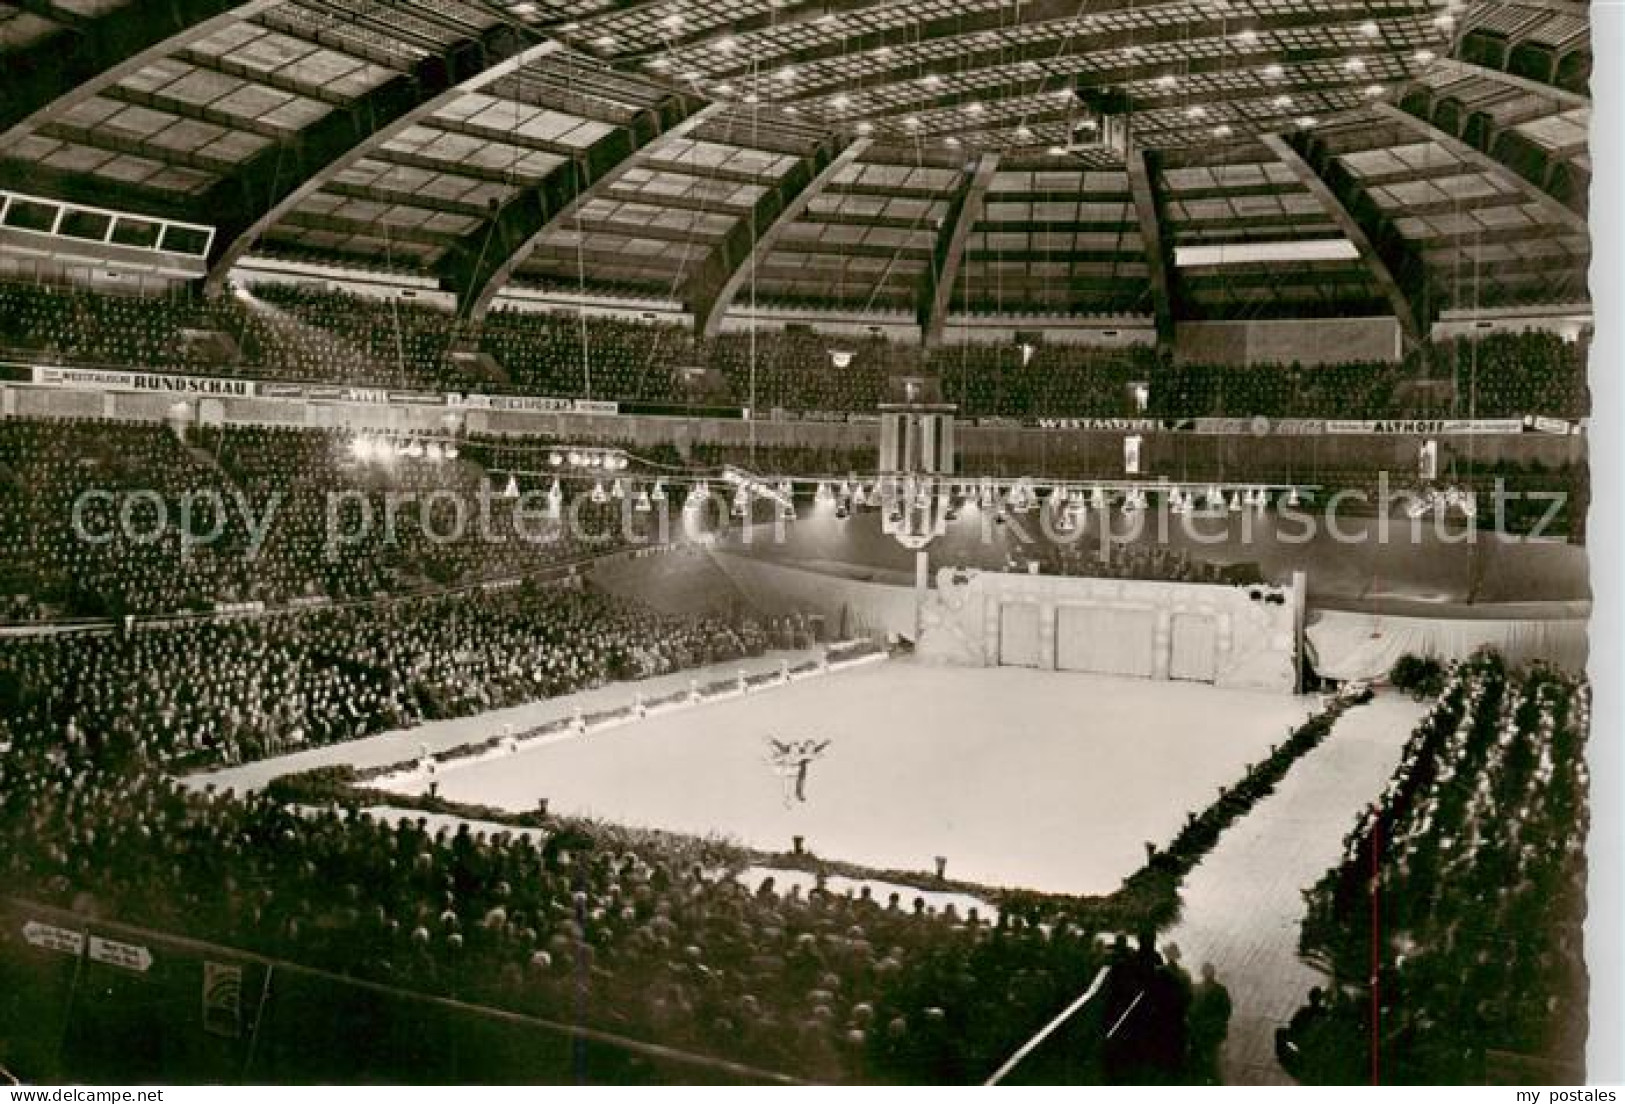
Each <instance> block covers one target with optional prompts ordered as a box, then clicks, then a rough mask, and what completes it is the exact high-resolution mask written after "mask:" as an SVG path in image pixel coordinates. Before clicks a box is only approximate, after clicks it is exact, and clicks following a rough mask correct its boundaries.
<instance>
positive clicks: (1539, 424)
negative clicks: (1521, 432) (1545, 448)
mask: <svg viewBox="0 0 1625 1104" xmlns="http://www.w3.org/2000/svg"><path fill="white" fill-rule="evenodd" d="M1523 422H1524V425H1525V426H1526V427H1527V428H1529V429H1532V430H1534V431H1535V432H1536V433H1549V434H1552V435H1553V436H1556V437H1569V436H1577V435H1578V434H1579V432H1580V427H1579V426H1578V425H1577V424H1576V423H1574V422H1571V421H1568V420H1567V419H1564V418H1548V417H1546V416H1545V415H1543V414H1531V415H1529V417H1527V418H1525V419H1524V420H1523Z"/></svg>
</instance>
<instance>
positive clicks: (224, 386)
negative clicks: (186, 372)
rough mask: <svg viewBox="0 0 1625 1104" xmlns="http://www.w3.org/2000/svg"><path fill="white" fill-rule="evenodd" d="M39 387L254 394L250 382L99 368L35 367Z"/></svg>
mask: <svg viewBox="0 0 1625 1104" xmlns="http://www.w3.org/2000/svg"><path fill="white" fill-rule="evenodd" d="M33 377H34V383H35V384H36V385H38V386H40V387H69V388H76V389H82V390H92V391H150V392H157V393H162V394H171V395H228V396H238V397H242V398H249V397H252V396H253V395H254V393H255V385H254V381H253V380H247V379H222V378H219V377H215V376H170V375H164V374H162V373H159V372H121V371H117V370H109V369H102V368H46V367H39V366H36V367H35V368H34V373H33Z"/></svg>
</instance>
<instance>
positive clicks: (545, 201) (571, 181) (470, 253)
mask: <svg viewBox="0 0 1625 1104" xmlns="http://www.w3.org/2000/svg"><path fill="white" fill-rule="evenodd" d="M697 106H698V105H697V103H696V102H695V101H691V100H688V99H685V98H683V97H680V96H674V97H672V98H671V99H669V100H667V101H666V102H665V104H663V105H662V107H661V109H660V117H659V119H658V120H656V119H655V118H654V117H653V116H652V115H648V114H646V115H645V116H643V117H641V119H640V121H638V122H634V123H633V124H631V125H629V126H626V127H622V128H621V129H619V130H617V131H615V132H614V133H613V134H611V135H609V136H608V137H606V138H603V139H601V140H600V141H598V142H597V143H595V144H594V145H593V146H592V147H591V148H590V149H589V150H588V151H587V153H586V154H585V155H584V156H583V157H581V158H578V159H577V160H575V161H572V162H567V163H566V164H563V165H560V166H559V167H558V168H557V169H555V170H554V171H553V172H551V173H549V174H548V176H547V178H546V179H544V180H542V181H540V182H539V183H538V184H536V185H535V186H534V187H531V188H527V189H525V190H524V191H522V192H520V193H519V194H518V195H517V196H515V197H514V198H513V199H511V200H509V201H508V202H507V203H505V204H503V206H502V207H501V208H500V209H499V210H498V211H497V213H496V214H495V215H494V216H493V217H492V218H491V219H489V220H488V221H487V222H486V223H485V225H483V226H482V227H481V228H480V229H479V230H477V231H476V232H475V233H474V234H473V235H471V237H470V238H468V239H465V240H464V241H463V242H461V243H460V244H459V245H458V246H457V247H456V248H455V249H453V250H452V251H451V253H450V254H449V255H448V257H447V260H446V262H445V266H446V267H445V271H444V273H443V275H444V278H445V281H446V283H447V285H448V286H449V287H450V288H451V289H452V290H454V291H456V292H457V294H458V302H459V305H460V308H461V310H462V313H463V316H464V317H465V318H467V319H469V320H470V321H471V322H476V323H477V322H479V321H481V320H482V319H484V318H485V315H486V313H487V312H488V311H489V310H490V309H491V303H492V301H493V300H494V299H496V297H497V295H498V294H499V293H500V292H501V291H502V289H503V288H504V287H506V286H507V284H508V281H510V280H511V279H512V278H513V274H514V273H515V272H516V271H518V269H519V267H520V266H521V265H523V264H524V263H525V261H527V260H528V259H529V258H530V255H531V254H532V253H534V252H535V251H536V247H537V246H538V245H539V244H540V243H541V239H542V235H543V234H544V233H546V231H547V230H548V229H549V228H550V227H552V226H556V225H561V224H567V223H569V222H570V221H571V220H572V219H574V218H575V216H576V214H577V212H578V211H580V210H581V207H582V205H583V204H584V203H586V202H587V201H588V200H590V199H591V198H592V197H593V195H594V194H596V193H598V192H601V191H602V190H603V189H605V188H608V187H610V186H611V185H613V184H614V183H615V181H617V180H619V179H620V178H621V177H622V176H623V175H624V174H625V173H626V172H627V170H629V169H631V168H632V167H633V165H634V163H635V161H636V160H637V159H636V158H634V157H633V156H632V155H633V154H634V153H636V152H637V151H638V150H640V149H642V150H645V151H647V152H649V153H651V154H652V153H658V152H659V150H660V149H661V148H662V147H663V146H665V145H667V144H669V143H671V142H674V141H677V140H679V139H682V138H686V137H687V136H688V135H689V134H690V133H691V132H692V131H693V130H694V129H695V128H697V127H699V126H701V125H702V124H704V123H705V122H707V121H708V120H710V119H712V118H714V117H715V116H716V115H718V114H719V113H721V112H722V111H724V110H726V108H727V104H725V103H710V104H706V105H705V106H703V107H699V108H698V110H695V108H696V107H697ZM631 229H632V231H633V232H635V231H636V228H635V227H633V228H631Z"/></svg>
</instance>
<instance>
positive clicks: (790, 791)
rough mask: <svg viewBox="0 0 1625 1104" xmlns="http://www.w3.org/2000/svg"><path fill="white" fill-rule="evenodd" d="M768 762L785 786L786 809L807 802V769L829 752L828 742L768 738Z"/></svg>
mask: <svg viewBox="0 0 1625 1104" xmlns="http://www.w3.org/2000/svg"><path fill="white" fill-rule="evenodd" d="M767 745H768V753H767V761H768V762H769V763H770V764H771V765H772V766H773V769H774V770H775V771H776V772H777V773H778V776H779V778H780V779H781V780H782V783H783V786H784V807H785V808H786V809H788V808H789V807H790V805H791V804H792V802H795V801H799V802H801V803H802V804H806V801H807V769H808V767H809V766H811V764H812V762H813V760H815V759H817V758H819V757H820V756H821V755H823V754H824V752H825V751H826V750H828V748H829V745H830V741H828V740H821V741H818V740H790V741H784V740H776V739H774V738H773V737H771V736H769V737H768V738H767Z"/></svg>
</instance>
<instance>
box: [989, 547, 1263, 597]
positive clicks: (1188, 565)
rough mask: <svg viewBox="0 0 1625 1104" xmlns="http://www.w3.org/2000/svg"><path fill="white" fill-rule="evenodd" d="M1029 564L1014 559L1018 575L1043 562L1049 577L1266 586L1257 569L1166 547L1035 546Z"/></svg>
mask: <svg viewBox="0 0 1625 1104" xmlns="http://www.w3.org/2000/svg"><path fill="white" fill-rule="evenodd" d="M1021 555H1022V556H1023V557H1026V558H1025V559H1019V558H1018V559H1013V560H1012V562H1011V563H1010V564H1009V565H1008V566H1009V567H1010V568H1011V569H1012V570H1023V569H1025V567H1026V564H1027V563H1029V562H1035V561H1036V562H1037V563H1038V565H1039V570H1040V571H1042V572H1043V573H1044V574H1046V575H1069V576H1074V577H1082V578H1091V579H1136V580H1141V581H1147V582H1165V583H1205V584H1210V585H1221V586H1237V585H1248V584H1252V583H1257V582H1261V581H1262V575H1261V574H1260V572H1259V569H1258V566H1257V565H1256V564H1252V565H1246V566H1240V567H1232V566H1228V565H1226V564H1222V563H1217V562H1215V561H1212V560H1203V559H1198V558H1197V557H1195V556H1192V555H1191V554H1190V552H1189V551H1188V550H1186V549H1183V548H1167V547H1163V546H1160V545H1146V544H1115V543H1112V542H1109V541H1108V542H1106V543H1105V544H1104V546H1102V545H1101V544H1100V542H1097V541H1090V540H1084V541H1079V542H1077V543H1074V544H1056V543H1052V542H1043V543H1035V544H1033V545H1032V546H1030V547H1025V546H1024V549H1023V552H1022V554H1021Z"/></svg>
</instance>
